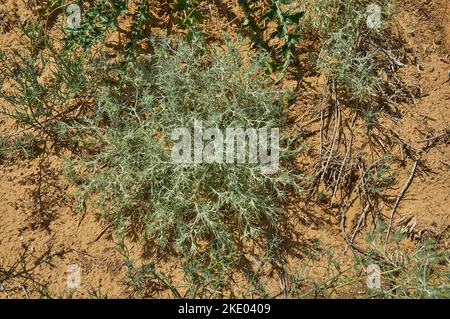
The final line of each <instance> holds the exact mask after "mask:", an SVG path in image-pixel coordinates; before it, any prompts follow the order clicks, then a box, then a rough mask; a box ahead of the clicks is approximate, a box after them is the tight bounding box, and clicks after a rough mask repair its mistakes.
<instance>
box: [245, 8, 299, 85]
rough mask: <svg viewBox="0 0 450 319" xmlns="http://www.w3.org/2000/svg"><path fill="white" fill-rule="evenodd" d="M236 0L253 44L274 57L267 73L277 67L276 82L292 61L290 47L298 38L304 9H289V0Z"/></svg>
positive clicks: (292, 55) (292, 46)
mask: <svg viewBox="0 0 450 319" xmlns="http://www.w3.org/2000/svg"><path fill="white" fill-rule="evenodd" d="M238 3H239V6H240V7H241V8H242V11H243V13H244V15H245V21H244V27H248V28H249V29H250V30H251V32H252V33H253V35H252V38H253V41H254V46H255V47H262V48H264V49H265V50H266V51H268V52H269V53H270V54H271V55H272V56H273V57H274V59H273V60H272V61H271V62H270V63H269V64H268V66H269V72H270V73H273V72H275V71H277V70H278V71H279V75H278V77H277V82H278V81H280V80H281V79H282V78H283V77H284V75H285V73H286V71H287V69H288V67H289V65H290V64H291V62H293V61H295V55H294V52H293V48H294V45H295V44H297V43H298V42H299V40H300V34H299V30H300V19H301V18H302V16H303V14H304V12H302V11H295V10H292V9H291V8H290V7H289V6H288V4H292V1H289V0H288V1H283V0H272V1H269V2H268V3H267V2H266V1H259V0H239V1H238ZM271 24H275V25H271ZM272 28H273V29H272ZM267 34H268V35H267Z"/></svg>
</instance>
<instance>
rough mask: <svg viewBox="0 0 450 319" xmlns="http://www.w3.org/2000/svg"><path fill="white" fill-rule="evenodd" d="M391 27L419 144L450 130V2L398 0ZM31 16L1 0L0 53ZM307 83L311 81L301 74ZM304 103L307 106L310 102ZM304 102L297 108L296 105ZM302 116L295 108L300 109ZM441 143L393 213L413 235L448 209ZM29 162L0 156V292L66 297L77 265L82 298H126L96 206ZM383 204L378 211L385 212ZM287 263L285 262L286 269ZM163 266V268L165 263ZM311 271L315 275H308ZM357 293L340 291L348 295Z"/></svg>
mask: <svg viewBox="0 0 450 319" xmlns="http://www.w3.org/2000/svg"><path fill="white" fill-rule="evenodd" d="M397 3H398V15H397V17H396V18H395V24H396V27H397V28H398V32H399V33H400V34H401V35H402V37H403V38H404V40H405V47H406V48H407V50H409V51H410V52H413V50H414V49H415V50H416V53H417V56H418V62H419V70H420V76H419V77H417V74H416V72H417V65H413V64H412V65H410V66H408V67H407V68H405V70H403V71H402V72H404V76H405V79H410V81H417V79H418V81H420V83H419V84H420V86H421V87H422V98H421V99H419V100H417V101H416V104H415V105H414V104H410V105H407V106H405V108H407V111H405V112H404V117H403V118H402V119H401V121H399V123H398V126H397V127H396V128H395V129H396V130H397V131H398V132H402V134H403V136H405V137H406V138H407V139H408V140H409V141H410V143H411V144H412V145H415V146H418V147H420V146H423V143H422V144H421V143H419V141H421V140H423V139H424V134H423V132H435V133H436V134H439V133H442V132H444V131H445V130H446V129H447V130H448V129H449V128H450V126H449V123H448V119H449V118H450V117H449V106H450V81H449V71H450V56H449V54H450V8H448V6H449V4H448V1H447V0H435V1H422V0H420V1H397ZM30 16H31V12H30V10H29V9H28V8H26V7H24V6H23V5H21V4H20V2H17V1H15V0H0V46H1V47H2V49H4V48H6V47H13V46H17V45H20V43H18V42H17V36H16V32H17V31H16V30H15V29H14V28H11V27H10V26H12V25H14V23H15V22H16V21H17V20H20V21H26V20H27V19H29V17H30ZM306 81H310V82H311V84H312V86H313V84H314V83H316V81H317V79H306ZM313 93H314V88H311V89H310V90H309V91H308V90H306V91H305V92H303V93H302V95H303V96H304V97H305V99H304V100H305V101H307V99H308V97H309V98H310V99H311V96H314V94H313ZM311 102H314V101H313V100H312V101H311ZM304 105H305V103H300V104H299V105H298V108H299V110H301V108H302V107H304ZM299 113H301V112H299ZM16 130H17V128H16V127H15V126H14V125H13V123H12V122H11V121H10V120H8V119H6V118H5V117H3V116H0V133H2V134H5V135H10V134H14V132H15V131H16ZM449 151H450V150H449V146H448V145H442V146H439V147H436V148H434V149H432V150H431V151H430V152H429V153H428V154H427V155H426V157H425V161H426V164H427V165H428V167H429V168H430V169H429V170H428V171H427V172H425V171H424V172H421V173H420V174H419V175H418V176H417V177H416V178H415V180H414V183H413V184H412V186H411V187H410V189H409V190H408V193H407V196H406V197H405V198H404V200H403V201H402V202H401V204H400V206H399V208H398V211H397V212H398V215H397V216H398V218H401V217H411V219H414V220H415V226H414V227H413V228H412V229H411V233H412V235H414V236H416V237H420V236H422V235H423V234H424V233H425V232H433V233H436V234H438V233H441V232H443V231H445V230H446V228H447V227H448V225H449V221H450V215H449V207H450V202H449V201H450V186H449V185H450V174H449V169H450V167H449V163H450V152H449ZM43 153H44V154H43V155H42V156H39V157H38V158H35V159H33V160H27V159H23V158H14V159H5V160H4V161H0V266H2V267H4V268H6V269H8V267H11V266H14V265H16V268H15V269H16V270H18V273H19V274H20V276H18V277H17V278H16V279H15V280H14V281H12V282H6V283H4V287H3V291H0V298H3V297H8V296H9V297H26V296H27V295H31V296H32V297H38V296H39V294H38V293H37V292H36V291H34V287H35V286H37V285H38V284H45V285H47V286H48V290H49V292H50V293H51V294H52V295H53V296H67V286H66V281H67V267H68V266H69V265H71V264H77V265H79V266H80V267H81V270H82V284H81V288H80V289H79V290H77V291H76V292H75V296H77V297H80V296H84V297H86V296H89V290H90V289H97V290H99V291H101V292H102V293H104V294H107V295H108V296H109V297H126V296H127V295H128V292H127V289H126V286H125V285H124V283H123V280H124V265H123V259H122V257H121V256H120V254H119V253H118V251H117V249H116V244H115V243H114V242H113V241H112V237H111V236H110V230H109V229H107V230H106V232H105V233H104V235H103V236H101V237H100V238H99V239H98V240H95V239H97V237H98V235H99V234H101V233H102V231H103V230H104V229H105V226H106V225H104V224H102V223H101V222H99V221H98V219H97V218H96V215H95V212H94V211H92V210H91V209H89V208H88V209H87V211H86V212H85V214H84V215H83V216H82V215H80V214H79V213H77V212H75V210H74V209H73V200H72V199H71V198H72V197H71V193H72V191H73V189H72V188H71V187H70V185H69V184H68V183H67V182H66V181H65V180H64V179H63V177H62V172H61V167H60V164H59V161H58V158H57V156H56V154H54V153H53V152H43ZM411 165H412V163H411V162H410V161H408V162H407V163H406V165H405V166H404V167H399V168H398V173H399V181H398V186H397V188H396V189H395V190H393V194H396V193H398V192H399V190H400V188H401V187H402V185H403V183H404V182H405V181H406V179H407V178H408V176H409V173H410V168H411ZM308 209H309V210H310V211H309V213H308V214H306V215H305V216H303V217H302V218H300V220H301V221H299V222H298V223H296V224H297V226H296V227H297V231H298V233H299V234H300V235H299V237H298V240H303V241H305V242H314V241H315V240H320V242H321V244H322V245H323V247H325V248H326V249H330V250H333V251H334V252H335V253H336V257H335V258H337V259H339V260H341V261H342V262H344V263H345V262H346V260H347V259H348V258H349V254H348V252H347V253H345V252H344V248H345V243H344V241H343V239H342V238H341V236H340V233H339V227H338V221H337V219H336V218H335V217H333V216H330V215H328V214H327V213H326V212H323V211H321V210H320V208H318V207H315V208H308ZM388 212H389V209H388V208H385V211H384V213H385V214H386V215H388ZM130 247H131V250H132V252H133V255H135V256H136V257H137V258H143V257H142V254H143V250H142V247H140V245H139V243H131V244H130ZM295 262H296V261H295V260H294V259H293V260H292V261H291V264H289V265H287V266H288V267H290V268H295V267H296V264H295ZM169 268H170V267H169ZM317 276H321V273H320V271H317ZM357 293H358V292H357V291H349V292H345V291H344V292H342V294H343V296H346V295H347V294H348V295H350V296H353V297H355V294H357Z"/></svg>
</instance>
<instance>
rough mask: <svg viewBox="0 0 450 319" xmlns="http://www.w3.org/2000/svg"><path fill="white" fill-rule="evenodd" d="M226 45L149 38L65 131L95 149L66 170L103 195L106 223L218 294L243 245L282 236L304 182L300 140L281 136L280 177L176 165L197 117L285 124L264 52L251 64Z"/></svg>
mask: <svg viewBox="0 0 450 319" xmlns="http://www.w3.org/2000/svg"><path fill="white" fill-rule="evenodd" d="M226 45H227V48H226V49H225V50H222V49H220V48H219V47H217V46H212V47H206V46H205V45H204V44H203V43H202V42H200V41H195V42H193V44H191V45H189V44H187V43H186V42H184V41H178V42H176V43H171V42H170V41H168V40H164V39H157V40H155V41H153V46H154V54H152V56H150V57H149V59H148V60H147V61H144V62H140V63H135V64H133V65H132V66H130V67H128V68H126V69H122V70H116V71H113V70H110V72H109V74H110V82H109V83H108V84H107V85H105V86H103V87H102V88H101V90H100V93H99V95H98V96H97V97H96V98H95V100H96V101H97V104H96V107H95V110H94V114H93V116H92V117H90V118H85V123H84V124H82V125H75V126H73V127H69V129H71V130H72V129H73V130H79V131H80V132H81V133H82V134H84V136H85V137H84V138H83V140H84V143H85V144H89V143H93V144H94V145H96V151H95V152H92V153H91V154H90V155H89V156H88V157H86V158H79V159H78V160H77V161H75V163H74V165H72V166H70V165H69V168H68V170H69V172H70V175H71V176H75V177H76V180H77V181H80V180H81V181H82V183H81V185H80V187H81V191H82V193H83V197H84V198H89V197H91V196H93V195H98V196H99V198H98V199H97V202H98V203H99V205H100V206H101V207H103V218H104V219H106V220H107V221H109V222H110V223H112V224H113V225H114V226H115V227H117V228H124V229H125V230H124V231H125V232H126V233H128V234H129V233H135V234H139V237H140V238H143V239H145V240H144V241H147V242H151V243H154V244H155V245H157V246H158V247H160V248H161V249H162V250H166V251H173V252H174V253H176V254H177V255H179V257H180V258H181V260H182V262H183V270H184V272H185V277H186V280H187V282H189V283H197V284H199V285H200V284H202V285H209V286H211V287H213V289H215V290H220V289H222V288H223V287H222V285H223V283H222V281H223V280H222V279H220V280H218V279H217V278H218V277H217V276H222V275H221V274H225V273H226V271H225V270H226V269H229V268H230V267H231V266H232V265H233V264H234V263H235V262H237V260H238V257H239V253H240V252H239V245H238V244H237V242H239V241H241V240H252V239H258V240H260V243H261V244H263V242H264V240H265V238H267V236H268V234H269V233H272V232H276V229H277V224H278V222H279V221H280V220H283V210H282V208H283V205H284V203H286V202H287V197H288V194H289V192H291V191H292V192H297V193H298V192H299V191H300V187H299V183H300V181H301V175H300V174H299V172H298V170H296V168H295V167H294V166H291V165H290V164H289V159H290V158H292V157H293V156H295V154H296V153H298V151H299V150H300V148H301V147H302V144H301V143H298V142H295V139H294V137H293V138H288V137H285V138H283V139H282V141H281V149H280V159H281V162H282V167H281V170H280V171H279V172H278V173H277V174H274V175H265V174H263V173H261V172H260V169H259V167H258V166H257V165H255V164H214V163H213V164H202V165H195V164H194V165H180V164H176V163H174V162H172V160H171V145H173V142H172V141H171V139H170V136H171V133H172V131H173V130H174V129H176V128H180V127H192V126H193V123H194V119H201V120H202V121H203V126H204V127H217V128H227V127H253V128H263V127H269V128H270V127H283V126H284V119H283V115H282V110H283V108H284V107H285V106H286V104H287V100H288V97H289V95H288V94H287V92H285V91H283V90H274V89H272V88H271V87H270V85H269V83H270V80H269V78H268V77H267V76H266V75H265V74H264V72H263V70H262V69H263V67H262V65H263V63H264V61H266V60H267V57H266V56H264V55H259V54H258V55H256V56H255V57H254V58H253V60H252V61H248V60H247V61H246V60H245V59H244V57H243V56H242V55H241V54H240V53H239V52H238V51H237V49H236V48H235V47H234V46H233V45H231V44H230V43H227V44H226ZM205 272H206V273H205ZM207 274H208V275H207ZM198 289H199V288H196V292H195V293H198ZM192 293H193V294H195V293H194V292H192Z"/></svg>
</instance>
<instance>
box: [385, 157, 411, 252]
mask: <svg viewBox="0 0 450 319" xmlns="http://www.w3.org/2000/svg"><path fill="white" fill-rule="evenodd" d="M418 163H419V161H415V162H414V165H413V168H412V171H411V175H409V178H408V180H407V181H406V183H405V185H404V186H403V189H402V191H401V192H400V194H398V196H397V200H396V201H395V204H394V207H392V210H391V216H390V218H389V227H388V230H387V234H386V240H385V242H384V253H385V254H386V247H387V244H388V240H389V236H390V234H391V228H392V223H393V221H394V214H395V211H396V210H397V207H398V205H399V204H400V201H401V200H402V198H403V196H405V193H406V191H407V190H408V188H409V186H410V185H411V183H412V181H413V179H414V174H415V173H416V169H417V164H418Z"/></svg>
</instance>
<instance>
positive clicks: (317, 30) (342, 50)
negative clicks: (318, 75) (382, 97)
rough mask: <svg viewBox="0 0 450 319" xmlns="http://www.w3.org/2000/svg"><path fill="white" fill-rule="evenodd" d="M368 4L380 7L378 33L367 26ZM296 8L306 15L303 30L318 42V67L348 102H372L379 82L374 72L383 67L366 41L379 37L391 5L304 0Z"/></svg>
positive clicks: (366, 0)
mask: <svg viewBox="0 0 450 319" xmlns="http://www.w3.org/2000/svg"><path fill="white" fill-rule="evenodd" d="M372 4H377V5H378V6H379V7H380V11H381V17H380V19H381V23H382V28H381V29H380V30H372V29H369V28H368V27H367V23H366V22H367V17H368V14H369V12H368V11H367V10H368V6H369V5H372ZM300 7H301V8H302V9H304V10H305V12H306V15H305V19H304V23H303V24H302V27H303V28H304V30H303V31H304V32H306V33H311V32H312V33H313V34H317V35H318V36H319V37H320V39H321V41H322V45H321V50H320V54H319V58H318V59H317V66H318V68H319V69H321V70H324V71H326V72H328V74H329V75H330V76H331V77H332V78H333V79H334V80H335V81H336V84H337V85H338V86H340V87H343V88H345V89H346V90H347V91H348V93H349V98H350V99H351V100H353V101H356V102H359V103H363V102H367V101H370V100H371V99H373V96H374V94H375V93H377V90H378V88H379V84H380V83H381V81H382V80H381V79H380V77H379V76H378V74H377V71H378V70H379V69H382V68H383V67H382V66H380V65H379V64H378V62H377V61H376V59H375V57H374V52H373V51H374V50H373V48H371V46H370V42H371V41H373V40H379V39H380V38H382V37H383V35H382V29H383V27H384V26H386V25H388V22H389V21H390V19H389V17H390V12H391V7H392V2H391V1H390V0H380V1H372V0H346V1H342V0H308V1H305V2H303V3H302V4H300Z"/></svg>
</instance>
